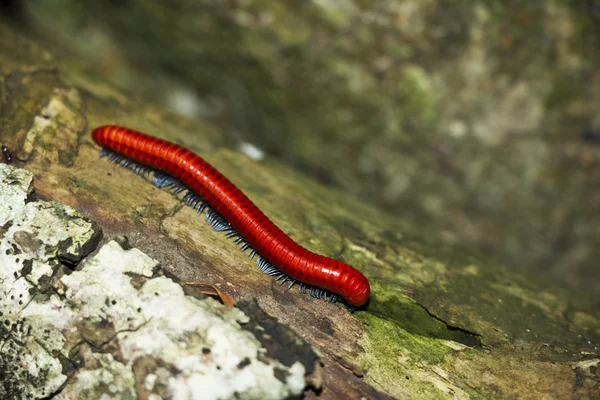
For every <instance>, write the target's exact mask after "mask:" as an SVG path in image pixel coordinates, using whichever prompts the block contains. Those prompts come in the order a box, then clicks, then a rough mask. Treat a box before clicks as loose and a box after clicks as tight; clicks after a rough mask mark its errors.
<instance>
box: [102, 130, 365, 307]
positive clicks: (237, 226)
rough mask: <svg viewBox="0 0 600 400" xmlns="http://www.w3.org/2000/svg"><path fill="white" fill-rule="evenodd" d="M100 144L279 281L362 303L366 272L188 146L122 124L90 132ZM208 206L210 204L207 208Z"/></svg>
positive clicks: (315, 293)
mask: <svg viewBox="0 0 600 400" xmlns="http://www.w3.org/2000/svg"><path fill="white" fill-rule="evenodd" d="M92 135H93V137H94V140H95V141H96V142H97V143H98V144H99V145H100V146H102V147H103V151H102V153H101V155H108V157H109V160H111V161H113V162H115V163H118V164H120V165H121V166H124V167H129V168H130V169H132V170H133V171H134V172H136V173H138V174H140V175H143V176H145V177H146V178H148V179H149V178H150V175H151V174H152V181H153V182H154V184H155V185H157V186H159V187H168V188H170V189H171V190H172V192H173V193H175V194H179V193H181V192H184V191H186V193H185V194H184V195H183V197H182V198H181V200H182V201H184V202H185V203H186V204H188V205H190V206H192V207H193V208H195V209H197V210H198V211H199V212H200V213H201V212H202V211H203V210H204V209H205V208H206V209H207V211H206V220H207V221H208V222H209V224H210V225H211V226H212V227H213V228H215V229H216V230H218V231H225V232H226V234H227V236H228V237H230V238H233V239H234V240H235V241H236V243H238V244H241V248H242V251H245V250H247V249H251V251H250V256H251V257H253V256H254V255H258V260H257V264H258V266H259V267H260V269H261V270H262V271H263V272H265V273H267V274H268V275H271V276H275V277H276V279H277V280H281V281H282V282H281V283H282V284H283V283H284V282H286V281H291V284H290V287H292V286H293V285H294V283H296V282H298V283H299V286H300V290H301V291H302V292H305V291H307V290H308V291H309V292H310V294H311V295H312V296H313V297H318V298H324V299H325V300H328V301H332V302H333V301H337V300H339V297H338V296H341V297H342V298H343V299H344V300H345V302H346V303H347V304H348V305H350V306H357V307H358V306H362V305H364V304H365V303H366V302H367V300H368V298H369V293H370V286H369V281H368V280H367V278H366V277H365V276H364V275H363V274H362V273H360V272H359V271H357V270H356V269H354V268H352V267H351V266H350V265H348V264H345V263H343V262H341V261H338V260H335V259H332V258H328V257H325V256H322V255H319V254H315V253H313V252H311V251H309V250H307V249H305V248H304V247H302V246H300V245H299V244H297V243H296V242H294V241H293V240H292V239H291V238H290V237H289V236H287V235H286V234H285V233H283V231H282V230H281V229H279V228H278V227H277V226H276V225H275V224H274V223H273V222H272V221H271V220H270V219H269V218H268V217H267V216H266V215H265V214H263V212H262V211H260V209H259V208H258V207H257V206H256V205H255V204H254V203H253V202H252V201H251V200H250V199H249V198H248V197H247V196H246V195H245V194H244V193H243V192H242V191H241V190H240V189H238V188H237V187H236V186H235V185H234V184H233V183H231V182H230V181H229V180H228V179H227V178H226V177H225V176H223V175H222V174H221V173H220V172H219V171H217V170H216V169H215V168H214V167H213V166H212V165H210V164H209V163H208V162H206V161H205V160H204V159H202V158H201V157H199V156H197V155H196V154H194V153H193V152H192V151H190V150H188V149H186V148H184V147H181V146H179V145H177V144H174V143H171V142H168V141H166V140H163V139H158V138H155V137H152V136H149V135H146V134H143V133H141V132H137V131H135V130H132V129H128V128H124V127H120V126H111V125H109V126H102V127H99V128H96V129H95V130H94V132H93V134H92ZM211 208H212V209H211Z"/></svg>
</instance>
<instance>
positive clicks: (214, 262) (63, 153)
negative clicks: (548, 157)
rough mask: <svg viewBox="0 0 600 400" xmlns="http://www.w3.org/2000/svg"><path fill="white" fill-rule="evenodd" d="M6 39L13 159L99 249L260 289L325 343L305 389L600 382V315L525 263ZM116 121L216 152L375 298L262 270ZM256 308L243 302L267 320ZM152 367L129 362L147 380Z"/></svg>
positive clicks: (242, 290)
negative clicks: (343, 300) (291, 284)
mask: <svg viewBox="0 0 600 400" xmlns="http://www.w3.org/2000/svg"><path fill="white" fill-rule="evenodd" d="M0 37H2V38H3V39H2V40H1V41H0V121H1V128H0V129H1V132H0V141H1V142H2V143H3V144H5V145H6V146H7V147H8V148H9V149H11V150H12V152H13V154H14V155H15V158H16V161H15V162H14V164H15V165H16V166H19V167H23V168H26V169H27V170H29V171H31V172H32V173H33V175H34V176H35V193H36V195H37V196H38V198H39V199H41V200H45V201H58V202H60V203H61V204H65V205H67V206H69V207H72V208H73V209H74V210H76V211H77V212H78V213H80V214H81V215H82V216H83V217H85V218H86V220H88V221H94V223H95V224H97V226H98V227H100V228H101V229H102V231H103V234H104V239H103V242H102V244H106V243H107V242H109V241H110V240H111V239H114V238H116V237H120V236H125V237H127V238H128V241H129V243H130V244H131V246H132V247H134V248H136V249H139V250H141V251H142V252H144V253H145V254H148V255H149V257H151V258H152V259H154V260H157V261H158V262H159V263H160V265H161V270H162V271H164V273H166V274H167V275H169V276H174V277H177V278H178V279H179V280H181V281H197V282H206V283H209V284H212V285H215V286H216V287H218V288H220V289H221V290H222V291H224V292H226V293H228V294H230V295H231V296H233V298H234V299H235V300H236V301H237V302H238V303H239V302H240V301H241V302H250V301H252V300H253V299H256V300H257V304H258V307H259V309H260V310H264V311H266V312H267V313H268V314H270V315H272V316H274V317H276V318H277V322H276V323H274V324H275V325H276V326H284V327H289V328H291V329H292V330H293V331H295V332H297V334H298V335H299V336H300V337H301V338H302V339H304V340H305V341H306V342H308V343H310V344H312V345H313V346H314V347H315V348H316V349H317V350H318V351H319V352H320V353H321V355H322V361H321V362H322V368H320V374H322V378H318V379H317V380H321V379H322V388H321V389H319V390H309V391H308V392H306V394H305V396H306V397H307V398H316V397H318V398H320V399H333V398H359V397H361V396H363V397H367V398H386V397H387V396H390V397H397V398H423V399H430V398H488V397H499V398H502V397H521V398H543V397H557V398H569V397H574V398H580V397H585V396H588V397H594V395H595V394H597V393H599V392H600V377H599V372H598V371H599V370H600V350H599V349H600V314H599V312H598V310H597V309H594V308H593V306H592V302H591V301H590V300H589V299H586V298H583V297H582V296H580V295H578V294H577V293H570V292H566V291H564V290H562V289H560V288H558V287H556V286H555V285H553V284H550V283H548V282H545V280H544V279H543V277H531V276H526V275H524V274H523V273H522V272H521V271H520V270H519V268H518V267H517V266H506V265H500V264H497V263H495V262H493V261H489V260H481V259H479V258H476V257H474V256H473V255H471V254H469V253H467V252H465V251H462V250H459V249H452V248H445V247H442V246H439V245H437V244H436V243H431V240H429V238H427V237H422V236H421V235H420V233H419V227H415V226H410V225H407V224H405V223H403V221H402V220H399V219H395V218H391V217H389V216H388V215H386V214H383V213H380V212H378V211H377V210H374V209H372V208H369V207H367V206H365V205H364V204H363V203H362V202H361V201H360V200H357V199H352V198H349V197H348V196H347V195H345V194H344V193H340V192H337V191H334V190H331V189H328V188H325V187H323V186H321V185H319V184H317V183H315V182H314V181H312V180H310V179H307V178H306V177H305V176H303V175H302V174H301V173H299V172H296V171H293V170H291V169H289V168H287V167H284V166H282V164H280V163H278V162H277V161H276V160H271V159H266V160H263V161H254V160H252V159H250V158H248V157H246V156H244V155H243V154H241V153H240V152H238V151H235V150H233V149H230V148H226V147H225V146H224V144H225V143H228V142H229V141H228V140H226V139H225V134H224V133H222V132H219V131H218V130H217V129H216V128H214V127H212V126H210V125H208V124H204V123H201V122H190V121H188V120H185V119H183V118H181V117H178V116H175V115H171V114H169V113H167V112H164V111H162V110H157V109H155V108H152V107H150V106H147V105H144V104H143V103H141V102H139V101H135V100H131V99H129V98H128V97H127V96H125V95H124V94H122V93H120V92H119V91H118V90H116V89H114V88H112V87H110V86H109V85H107V84H104V83H103V82H97V81H94V80H93V79H91V78H90V79H89V80H80V81H79V82H78V84H77V86H75V85H73V84H71V83H69V82H66V81H64V80H63V79H61V75H60V70H61V65H60V62H57V61H55V60H53V58H52V57H51V56H50V55H49V54H47V53H46V52H45V51H44V50H43V49H41V48H39V47H37V46H36V45H35V44H34V43H31V42H28V41H26V40H24V39H23V38H21V37H19V36H17V35H14V34H13V33H12V32H11V31H10V30H8V29H7V28H5V27H1V26H0ZM107 123H116V124H122V125H125V126H131V127H134V128H136V129H139V130H142V131H146V132H148V133H150V134H154V135H157V136H161V137H163V138H166V139H168V140H171V141H175V142H178V143H180V144H182V145H185V146H187V147H189V148H190V149H192V150H193V151H195V152H197V153H198V154H200V155H201V156H203V157H205V158H206V159H207V160H208V161H209V162H211V163H212V164H213V165H214V166H215V167H217V168H218V169H219V170H221V171H222V172H223V173H224V174H225V175H226V176H228V177H229V178H230V179H231V180H232V181H233V182H234V183H236V184H237V185H239V186H240V187H241V188H242V190H244V191H245V192H246V193H247V194H248V196H249V197H250V198H251V199H252V200H253V201H255V202H256V203H257V205H258V206H259V207H261V208H262V209H263V210H264V211H265V213H266V214H267V215H268V216H269V217H271V218H272V219H273V220H274V221H275V222H276V223H277V224H278V225H280V227H281V228H282V229H283V230H284V231H285V232H287V233H289V234H290V236H291V237H292V238H294V240H297V241H298V242H300V243H302V244H303V245H306V247H308V248H310V249H312V250H314V251H318V252H321V253H324V254H328V255H330V256H334V257H340V258H343V259H344V260H345V261H347V262H349V263H350V264H352V265H355V266H356V267H357V268H359V269H360V270H361V271H363V272H364V273H365V275H367V277H368V278H369V279H370V281H371V283H372V293H373V294H372V299H371V302H370V303H369V305H368V307H367V308H366V309H364V310H360V311H357V312H355V313H354V314H351V313H349V312H348V311H347V310H345V309H344V308H343V307H341V306H339V305H332V304H327V303H325V302H322V301H317V300H315V299H312V298H310V297H309V296H307V295H301V294H298V293H297V291H295V290H290V291H288V290H286V289H285V287H281V286H279V285H278V284H277V283H275V282H274V281H272V280H271V279H270V278H268V277H267V276H265V275H263V274H261V273H260V272H259V271H258V269H257V268H256V266H255V265H254V263H253V262H252V261H251V260H249V259H248V258H247V256H246V255H244V254H242V253H240V252H239V250H238V249H237V247H236V246H235V245H234V244H233V243H231V242H230V241H228V240H227V239H226V238H225V237H224V236H223V235H221V234H219V233H216V232H214V231H212V230H211V229H210V228H209V227H208V226H207V224H206V223H205V222H204V221H203V219H202V218H201V217H199V216H198V215H196V214H195V213H194V212H193V211H192V210H191V209H189V208H187V207H184V206H182V205H181V204H180V203H178V202H177V200H176V199H175V198H174V197H173V196H172V195H170V194H169V193H167V192H166V191H162V190H160V189H157V188H155V187H153V186H152V185H151V184H149V183H148V182H147V181H145V180H144V179H142V178H140V177H137V176H135V175H134V174H132V173H131V172H129V171H127V170H125V169H122V168H119V167H117V166H115V165H113V164H109V163H108V162H106V160H103V159H99V157H98V150H99V149H98V147H97V146H96V145H95V144H94V143H93V141H92V140H91V137H90V131H91V129H92V128H93V127H95V126H98V125H102V124H107ZM19 160H24V161H19ZM79 262H80V261H79V260H75V261H72V262H71V265H68V267H69V268H72V267H74V268H77V267H78V264H79ZM63 264H64V263H63ZM63 264H61V265H63ZM67 264H68V263H67ZM67 264H64V265H67ZM243 304H252V303H243ZM250 309H254V308H251V307H249V308H245V309H244V310H245V312H247V313H249V314H252V315H253V316H254V317H255V318H257V319H259V317H258V316H257V315H258V312H256V313H251V312H250V311H248V310H250ZM260 318H262V317H260ZM269 323H271V322H269ZM286 332H287V330H286ZM92 342H93V341H92ZM277 349H278V347H277V346H273V347H272V351H278V350H277ZM91 353H93V352H91V351H90V350H89V349H88V348H83V347H82V348H81V354H80V355H72V356H73V359H76V357H80V358H79V359H81V360H84V361H85V360H88V361H89V362H90V363H91V365H92V366H98V360H93V359H91V358H90V357H89V356H88V355H89V354H91ZM70 356H71V355H70ZM277 356H281V354H278V355H277ZM69 359H70V357H67V361H68V360H69ZM66 364H68V362H66V363H62V365H63V366H64V365H66ZM155 367H156V366H153V365H152V363H144V364H143V365H136V366H134V367H133V369H134V370H135V371H134V372H139V373H140V374H141V372H140V371H142V370H143V371H147V370H148V369H150V370H152V368H155ZM134 375H135V374H134ZM57 390H60V388H59V389H57ZM138 395H139V394H138Z"/></svg>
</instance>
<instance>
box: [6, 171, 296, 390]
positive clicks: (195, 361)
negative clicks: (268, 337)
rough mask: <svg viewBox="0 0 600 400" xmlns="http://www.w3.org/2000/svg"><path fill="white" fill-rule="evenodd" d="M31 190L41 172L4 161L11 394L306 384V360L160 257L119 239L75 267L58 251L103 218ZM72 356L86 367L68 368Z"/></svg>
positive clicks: (84, 240)
mask: <svg viewBox="0 0 600 400" xmlns="http://www.w3.org/2000/svg"><path fill="white" fill-rule="evenodd" d="M31 190H32V176H31V174H30V173H28V172H26V171H23V170H18V169H15V168H12V167H10V166H6V165H3V164H0V266H1V268H0V294H1V295H2V296H1V297H0V324H1V325H0V326H1V327H2V328H0V334H1V336H0V340H1V341H2V345H1V346H0V368H1V369H2V370H1V371H0V372H4V371H10V376H9V375H6V374H5V376H7V379H8V380H7V381H6V382H8V383H9V384H8V385H4V386H3V387H0V397H6V396H9V395H11V396H12V395H14V394H15V393H19V394H20V395H31V396H32V398H41V397H48V396H50V395H54V396H56V398H59V399H76V398H106V399H133V398H137V396H138V395H139V394H140V391H144V392H146V394H145V396H146V397H147V398H149V399H150V398H151V399H160V398H164V397H165V396H166V397H168V398H172V399H230V398H231V399H233V398H236V399H278V398H285V397H288V396H291V395H298V394H300V393H301V392H302V390H303V388H304V385H305V382H304V375H305V370H304V367H303V366H302V364H301V363H299V362H297V363H295V364H294V365H293V366H292V367H291V368H288V367H285V366H284V365H282V364H281V363H279V362H278V361H277V360H275V359H271V358H269V357H268V356H267V355H266V354H265V350H264V349H262V348H261V345H260V343H259V341H258V340H257V339H256V338H255V337H254V336H253V335H252V334H251V333H249V332H248V331H246V330H244V329H243V327H242V324H244V323H246V322H248V317H247V316H246V315H244V314H243V313H242V312H241V311H240V310H238V309H229V308H226V307H225V306H223V305H221V304H220V303H218V302H216V301H214V300H212V299H210V298H208V299H203V300H199V299H196V298H194V297H191V296H187V295H185V293H184V291H183V289H182V287H181V285H180V284H179V283H176V282H174V281H173V280H171V279H168V278H166V277H164V276H156V275H157V270H158V262H157V261H155V260H153V259H152V258H150V257H149V256H147V255H146V254H144V253H142V252H141V251H139V250H137V249H131V250H123V249H122V248H121V247H120V246H119V245H118V244H117V243H116V242H113V241H110V242H108V243H107V244H105V245H104V246H103V247H102V248H101V249H100V250H99V252H98V253H97V254H96V255H95V256H94V257H91V258H89V259H88V260H86V261H85V262H84V263H82V265H80V266H78V267H77V268H76V270H75V271H73V272H70V273H68V270H67V269H65V267H64V266H62V265H61V263H60V261H59V259H58V257H59V256H60V255H63V256H64V255H65V254H67V255H77V254H78V252H79V251H80V250H81V248H83V247H85V246H86V245H88V244H89V241H90V240H92V238H93V237H94V236H95V234H96V232H95V231H94V229H95V228H94V226H93V223H91V222H89V221H87V220H85V219H84V218H82V217H81V216H80V215H78V214H77V213H76V212H75V211H74V210H73V209H71V208H69V207H66V206H64V205H61V204H59V203H55V202H52V203H48V202H43V201H30V202H27V201H26V199H27V198H28V196H29V194H30V193H31ZM63 272H67V273H66V274H65V273H63ZM69 364H72V365H78V367H77V369H75V368H71V369H70V370H69V371H66V372H65V371H63V368H64V367H65V365H69ZM276 371H279V372H280V374H278V376H279V377H281V376H282V375H285V376H286V378H285V379H281V380H280V379H278V378H277V377H276ZM282 371H283V374H282V373H281V372H282ZM0 386H2V385H0Z"/></svg>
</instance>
